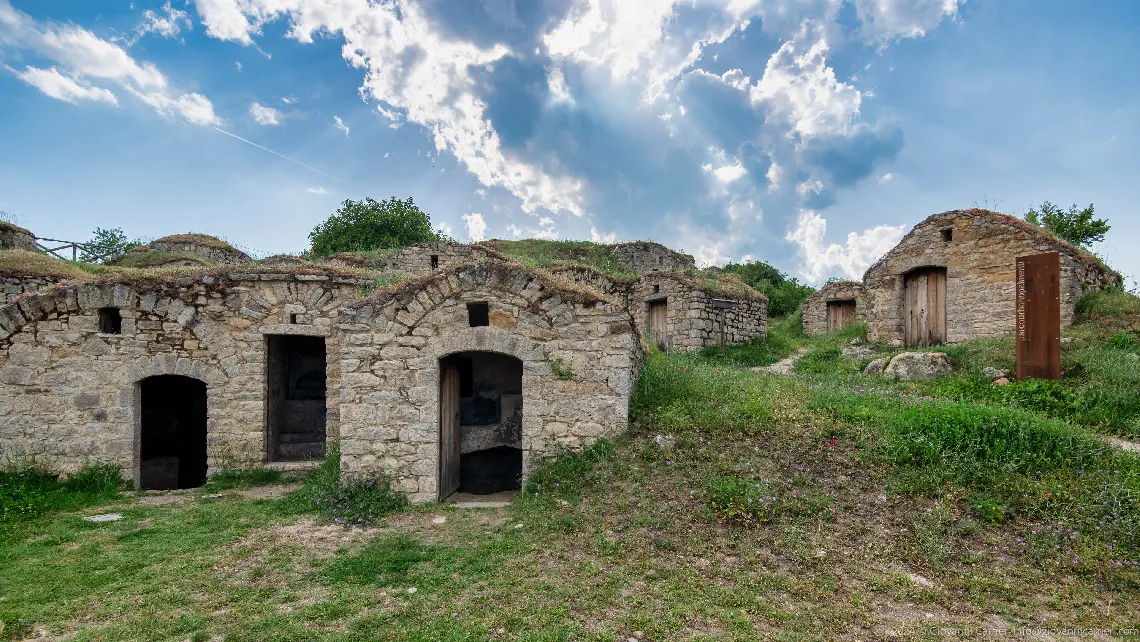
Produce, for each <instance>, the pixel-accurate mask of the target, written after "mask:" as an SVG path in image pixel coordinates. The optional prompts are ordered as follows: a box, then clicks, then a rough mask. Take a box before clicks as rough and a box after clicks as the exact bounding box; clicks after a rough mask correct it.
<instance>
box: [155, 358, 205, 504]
mask: <svg viewBox="0 0 1140 642" xmlns="http://www.w3.org/2000/svg"><path fill="white" fill-rule="evenodd" d="M139 388H140V392H141V394H142V404H141V406H142V408H141V411H142V412H141V415H142V416H141V419H142V425H141V426H140V428H141V430H140V440H141V443H140V444H139V446H140V447H139V451H140V452H139V487H140V488H143V489H145V490H170V489H174V488H196V487H198V486H201V485H202V482H204V481H205V480H206V384H205V383H202V382H201V381H198V380H197V379H191V378H190V377H182V376H178V375H161V376H157V377H150V378H148V379H143V380H142V382H140V384H139Z"/></svg>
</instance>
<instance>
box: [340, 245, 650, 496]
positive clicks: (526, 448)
mask: <svg viewBox="0 0 1140 642" xmlns="http://www.w3.org/2000/svg"><path fill="white" fill-rule="evenodd" d="M469 302H488V303H489V306H490V314H489V319H490V324H489V325H488V326H483V327H470V326H469V322H468V311H467V303H469ZM338 328H339V332H340V333H341V336H342V345H343V354H342V360H341V388H342V390H341V394H342V402H341V424H340V439H341V465H342V468H343V469H344V470H346V471H356V472H360V471H369V470H381V471H384V472H385V473H387V474H389V475H390V476H392V478H393V483H394V487H395V488H396V490H399V491H401V492H404V493H407V494H408V495H409V496H410V497H411V498H412V499H413V500H414V501H432V500H435V499H436V497H437V496H438V493H439V480H438V474H439V394H440V393H439V360H440V358H441V357H444V356H447V355H450V354H454V353H457V352H467V351H490V352H497V353H501V354H507V355H511V356H514V357H516V358H518V359H519V360H521V361H522V362H523V381H522V396H523V400H522V407H523V417H522V450H523V458H524V470H526V465H527V464H528V462H530V461H533V460H534V458H536V457H542V456H545V455H549V454H553V453H554V452H556V449H557V447H558V446H559V445H564V446H583V445H586V444H588V443H590V442H592V441H594V440H596V439H597V438H599V437H612V436H614V435H617V434H618V433H620V432H621V431H623V430H624V429H625V428H626V422H627V416H628V412H629V396H630V390H631V387H632V383H633V379H634V377H635V375H636V372H637V368H638V366H639V365H640V361H641V357H642V354H643V352H642V346H641V344H640V342H639V341H638V340H637V331H636V328H635V326H634V322H633V319H631V318H630V316H629V314H628V313H627V312H625V311H624V310H622V309H621V308H620V307H617V306H614V305H613V304H611V303H609V302H607V301H605V300H602V299H601V297H590V296H587V295H583V294H582V293H581V292H576V291H570V290H563V289H561V288H560V287H559V286H558V285H557V284H556V283H553V282H552V281H550V280H549V279H547V278H546V277H544V276H542V275H541V274H537V273H534V272H531V271H528V270H526V269H525V268H523V267H521V266H519V265H516V264H509V263H504V262H499V261H492V262H486V263H481V264H479V265H472V266H465V267H460V268H457V269H454V270H448V271H443V272H440V273H439V274H438V276H437V277H436V278H434V279H431V280H429V281H427V282H422V281H421V282H417V283H415V284H408V285H407V286H405V287H403V288H398V289H396V290H394V291H384V292H381V293H378V294H376V295H374V296H373V297H372V298H370V299H369V300H367V301H365V302H362V303H360V304H357V305H355V306H352V307H350V308H349V309H346V310H345V311H344V312H343V313H342V315H341V317H340V322H339V325H338ZM553 360H559V361H560V362H561V368H560V369H561V370H563V372H564V373H565V370H568V371H569V372H570V373H572V376H570V377H569V378H562V377H559V376H558V375H557V374H555V371H554V369H553V368H552V367H551V363H552V361H553Z"/></svg>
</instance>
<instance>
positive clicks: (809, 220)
mask: <svg viewBox="0 0 1140 642" xmlns="http://www.w3.org/2000/svg"><path fill="white" fill-rule="evenodd" d="M903 229H904V228H903V227H902V226H893V225H879V226H876V227H873V228H870V229H867V230H864V231H863V233H862V234H856V233H855V232H851V233H850V234H848V235H847V244H846V245H845V246H844V245H839V244H837V243H832V244H830V245H824V242H823V237H824V235H825V234H826V232H827V221H826V220H824V219H823V218H822V217H821V216H820V215H819V214H816V213H815V212H813V211H812V210H801V211H800V216H799V219H798V220H797V221H796V228H795V229H794V230H792V231H790V232H788V235H787V237H786V238H787V240H789V241H792V242H793V243H795V244H797V245H799V246H800V250H801V251H802V253H803V264H802V266H801V268H800V275H801V276H803V277H804V278H805V279H807V280H808V281H811V282H815V283H818V282H820V281H822V280H823V279H824V277H826V276H828V275H831V274H835V273H836V272H839V273H841V274H842V275H843V276H846V277H847V278H851V279H858V278H862V276H863V272H864V271H865V270H866V269H867V267H868V266H870V265H871V264H872V263H874V262H875V261H876V260H878V258H879V257H881V256H882V255H883V254H886V253H887V251H888V250H890V249H891V248H892V247H894V246H895V245H896V244H897V243H898V242H899V240H900V239H901V238H902V236H903Z"/></svg>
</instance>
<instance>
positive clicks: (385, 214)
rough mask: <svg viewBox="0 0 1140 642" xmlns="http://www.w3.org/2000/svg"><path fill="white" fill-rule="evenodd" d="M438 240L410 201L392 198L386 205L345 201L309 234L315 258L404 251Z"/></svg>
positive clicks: (366, 199)
mask: <svg viewBox="0 0 1140 642" xmlns="http://www.w3.org/2000/svg"><path fill="white" fill-rule="evenodd" d="M441 239H442V237H441V236H440V235H439V234H438V233H436V232H435V231H434V230H433V229H432V226H431V218H430V217H429V216H428V215H427V213H425V212H424V211H423V210H421V209H420V208H419V207H416V204H415V203H414V202H413V201H412V199H411V198H409V199H408V200H406V201H401V200H398V199H396V198H395V197H392V198H390V199H388V200H386V201H375V200H373V199H371V198H365V199H364V200H362V201H353V200H351V199H349V200H346V201H345V202H344V203H343V204H342V205H341V206H340V208H338V209H337V211H336V213H335V214H333V215H332V216H330V217H329V218H328V220H326V221H325V222H324V223H321V224H320V225H318V226H316V227H315V228H313V231H312V232H310V233H309V240H310V241H311V242H312V252H313V254H314V255H316V256H328V255H329V254H335V253H337V252H359V251H367V250H376V249H385V248H398V247H407V246H409V245H415V244H416V243H427V242H431V241H439V240H441Z"/></svg>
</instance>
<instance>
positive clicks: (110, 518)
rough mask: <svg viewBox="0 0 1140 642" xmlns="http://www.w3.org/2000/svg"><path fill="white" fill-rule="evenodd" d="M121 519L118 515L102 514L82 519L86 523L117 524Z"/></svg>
mask: <svg viewBox="0 0 1140 642" xmlns="http://www.w3.org/2000/svg"><path fill="white" fill-rule="evenodd" d="M122 518H123V516H122V515H120V514H119V513H104V514H102V515H91V516H89V517H84V518H83V519H84V521H88V522H117V521H119V520H120V519H122Z"/></svg>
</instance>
